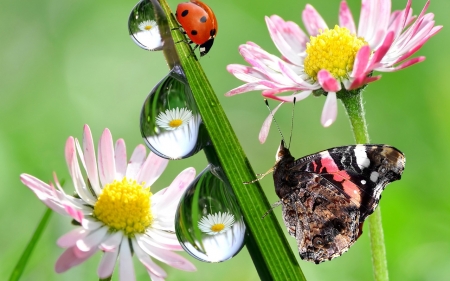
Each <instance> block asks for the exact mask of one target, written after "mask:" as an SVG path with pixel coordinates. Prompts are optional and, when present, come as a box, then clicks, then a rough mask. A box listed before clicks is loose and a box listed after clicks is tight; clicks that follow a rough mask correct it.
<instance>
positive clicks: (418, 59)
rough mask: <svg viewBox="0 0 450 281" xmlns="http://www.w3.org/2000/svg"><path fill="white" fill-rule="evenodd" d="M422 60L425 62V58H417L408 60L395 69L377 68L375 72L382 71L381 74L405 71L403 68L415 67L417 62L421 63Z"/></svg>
mask: <svg viewBox="0 0 450 281" xmlns="http://www.w3.org/2000/svg"><path fill="white" fill-rule="evenodd" d="M424 60H425V57H417V58H413V59H410V60H408V61H406V62H404V63H402V64H400V65H398V66H396V67H393V68H379V69H378V68H377V70H378V71H383V72H394V71H398V70H402V69H405V68H407V67H410V66H412V65H415V64H417V63H419V62H423V61H424Z"/></svg>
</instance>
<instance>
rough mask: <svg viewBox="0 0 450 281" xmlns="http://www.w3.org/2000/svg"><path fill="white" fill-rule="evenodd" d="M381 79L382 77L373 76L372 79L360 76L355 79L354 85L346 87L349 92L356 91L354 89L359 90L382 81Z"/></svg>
mask: <svg viewBox="0 0 450 281" xmlns="http://www.w3.org/2000/svg"><path fill="white" fill-rule="evenodd" d="M380 79H381V75H378V76H372V77H366V76H360V77H357V78H355V79H354V80H353V81H352V83H351V84H350V86H348V87H346V89H347V90H354V89H358V88H361V87H362V86H364V85H366V84H368V83H371V82H374V81H377V80H380Z"/></svg>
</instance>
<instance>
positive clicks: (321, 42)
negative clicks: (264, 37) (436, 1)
mask: <svg viewBox="0 0 450 281" xmlns="http://www.w3.org/2000/svg"><path fill="white" fill-rule="evenodd" d="M428 5H429V1H427V3H426V4H425V7H424V8H423V10H422V12H421V13H420V14H419V16H417V17H416V16H412V9H411V1H410V0H408V2H407V4H406V8H405V9H404V10H399V11H394V12H392V13H391V1H390V0H363V1H362V7H361V14H360V20H359V25H358V27H356V26H355V22H354V20H353V16H352V14H351V12H350V9H349V7H348V5H347V3H346V2H345V1H342V2H341V5H340V10H339V25H335V26H333V27H332V28H329V27H328V26H327V24H326V23H325V21H324V20H323V19H322V17H321V16H320V15H319V13H318V12H317V11H316V10H315V9H314V8H313V7H312V6H311V5H309V4H308V5H306V8H305V9H304V10H303V14H302V18H303V23H304V24H305V27H306V30H307V32H308V34H309V36H307V35H306V34H305V33H304V32H303V31H302V30H301V29H300V27H299V26H298V25H297V24H295V23H294V22H290V21H284V20H283V19H282V18H280V17H279V16H276V15H273V16H271V17H266V24H267V27H268V29H269V33H270V36H271V38H272V40H273V42H274V43H275V45H276V47H277V48H278V50H279V51H280V53H281V54H282V57H281V58H279V57H277V56H275V55H272V54H269V53H268V52H266V51H265V50H263V49H262V48H261V47H260V46H258V45H256V44H255V43H253V42H248V43H247V44H244V45H241V46H240V47H239V52H240V54H241V55H242V56H243V57H244V59H245V60H246V61H247V62H248V63H249V64H250V65H251V66H244V65H238V64H231V65H228V67H227V70H228V71H229V72H230V73H231V74H233V75H234V76H236V78H238V79H240V80H242V81H244V82H246V84H244V85H242V86H240V87H237V88H235V89H233V90H231V91H229V92H227V93H226V94H225V95H226V96H233V95H236V94H242V93H245V92H250V91H257V90H262V95H263V96H264V97H265V98H270V99H274V100H278V101H281V102H282V103H281V104H283V103H284V102H293V100H294V98H295V99H296V100H297V101H299V100H302V99H305V98H306V97H308V96H309V95H310V94H311V93H314V94H316V95H317V94H318V95H320V94H324V95H326V101H325V105H324V108H323V111H322V116H321V123H322V125H323V126H325V127H328V126H330V125H331V124H332V123H333V122H334V121H335V119H336V116H337V98H338V95H337V93H338V94H339V92H340V91H342V92H345V91H353V90H356V89H359V88H362V87H364V86H365V85H367V84H368V83H371V82H373V81H376V80H378V79H380V78H381V77H380V76H372V72H373V71H375V70H376V71H381V72H392V71H397V70H401V69H404V68H406V67H408V66H411V65H413V64H416V63H419V62H422V61H423V60H424V59H425V58H424V57H416V58H410V57H411V56H412V55H413V54H414V53H415V52H417V51H418V50H419V49H420V48H421V47H422V46H423V44H425V42H426V41H428V39H430V37H432V36H433V35H435V34H436V33H437V32H438V31H440V30H441V28H442V26H435V22H434V20H433V17H434V15H433V14H432V13H428V14H426V13H425V12H426V10H427V8H428ZM284 92H293V93H292V94H291V95H287V96H286V95H285V96H282V95H277V94H280V93H284ZM281 104H280V105H281ZM280 105H278V106H277V107H276V108H275V109H274V110H273V112H274V113H275V112H276V110H278V108H279V107H280ZM271 122H272V117H271V115H269V117H268V118H267V119H266V120H265V122H264V124H263V127H262V129H261V132H260V135H259V139H260V141H261V142H264V141H265V139H266V137H267V134H268V130H269V127H270V124H271Z"/></svg>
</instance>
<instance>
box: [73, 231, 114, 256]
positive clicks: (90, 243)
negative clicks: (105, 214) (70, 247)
mask: <svg viewBox="0 0 450 281" xmlns="http://www.w3.org/2000/svg"><path fill="white" fill-rule="evenodd" d="M107 232H108V228H107V227H102V228H100V229H98V230H96V231H93V232H91V233H89V234H88V235H87V236H86V237H84V238H83V239H79V240H78V241H77V247H78V248H79V249H80V250H81V251H83V252H87V251H90V250H92V249H94V248H96V247H97V246H98V245H99V244H100V243H101V242H102V240H103V238H104V237H105V235H106V233H107Z"/></svg>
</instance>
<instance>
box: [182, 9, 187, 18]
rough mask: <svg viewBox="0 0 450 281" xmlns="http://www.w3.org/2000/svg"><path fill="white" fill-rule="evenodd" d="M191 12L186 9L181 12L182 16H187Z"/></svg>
mask: <svg viewBox="0 0 450 281" xmlns="http://www.w3.org/2000/svg"><path fill="white" fill-rule="evenodd" d="M188 14H189V11H188V10H184V11H183V12H181V16H182V17H185V16H187V15H188Z"/></svg>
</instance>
